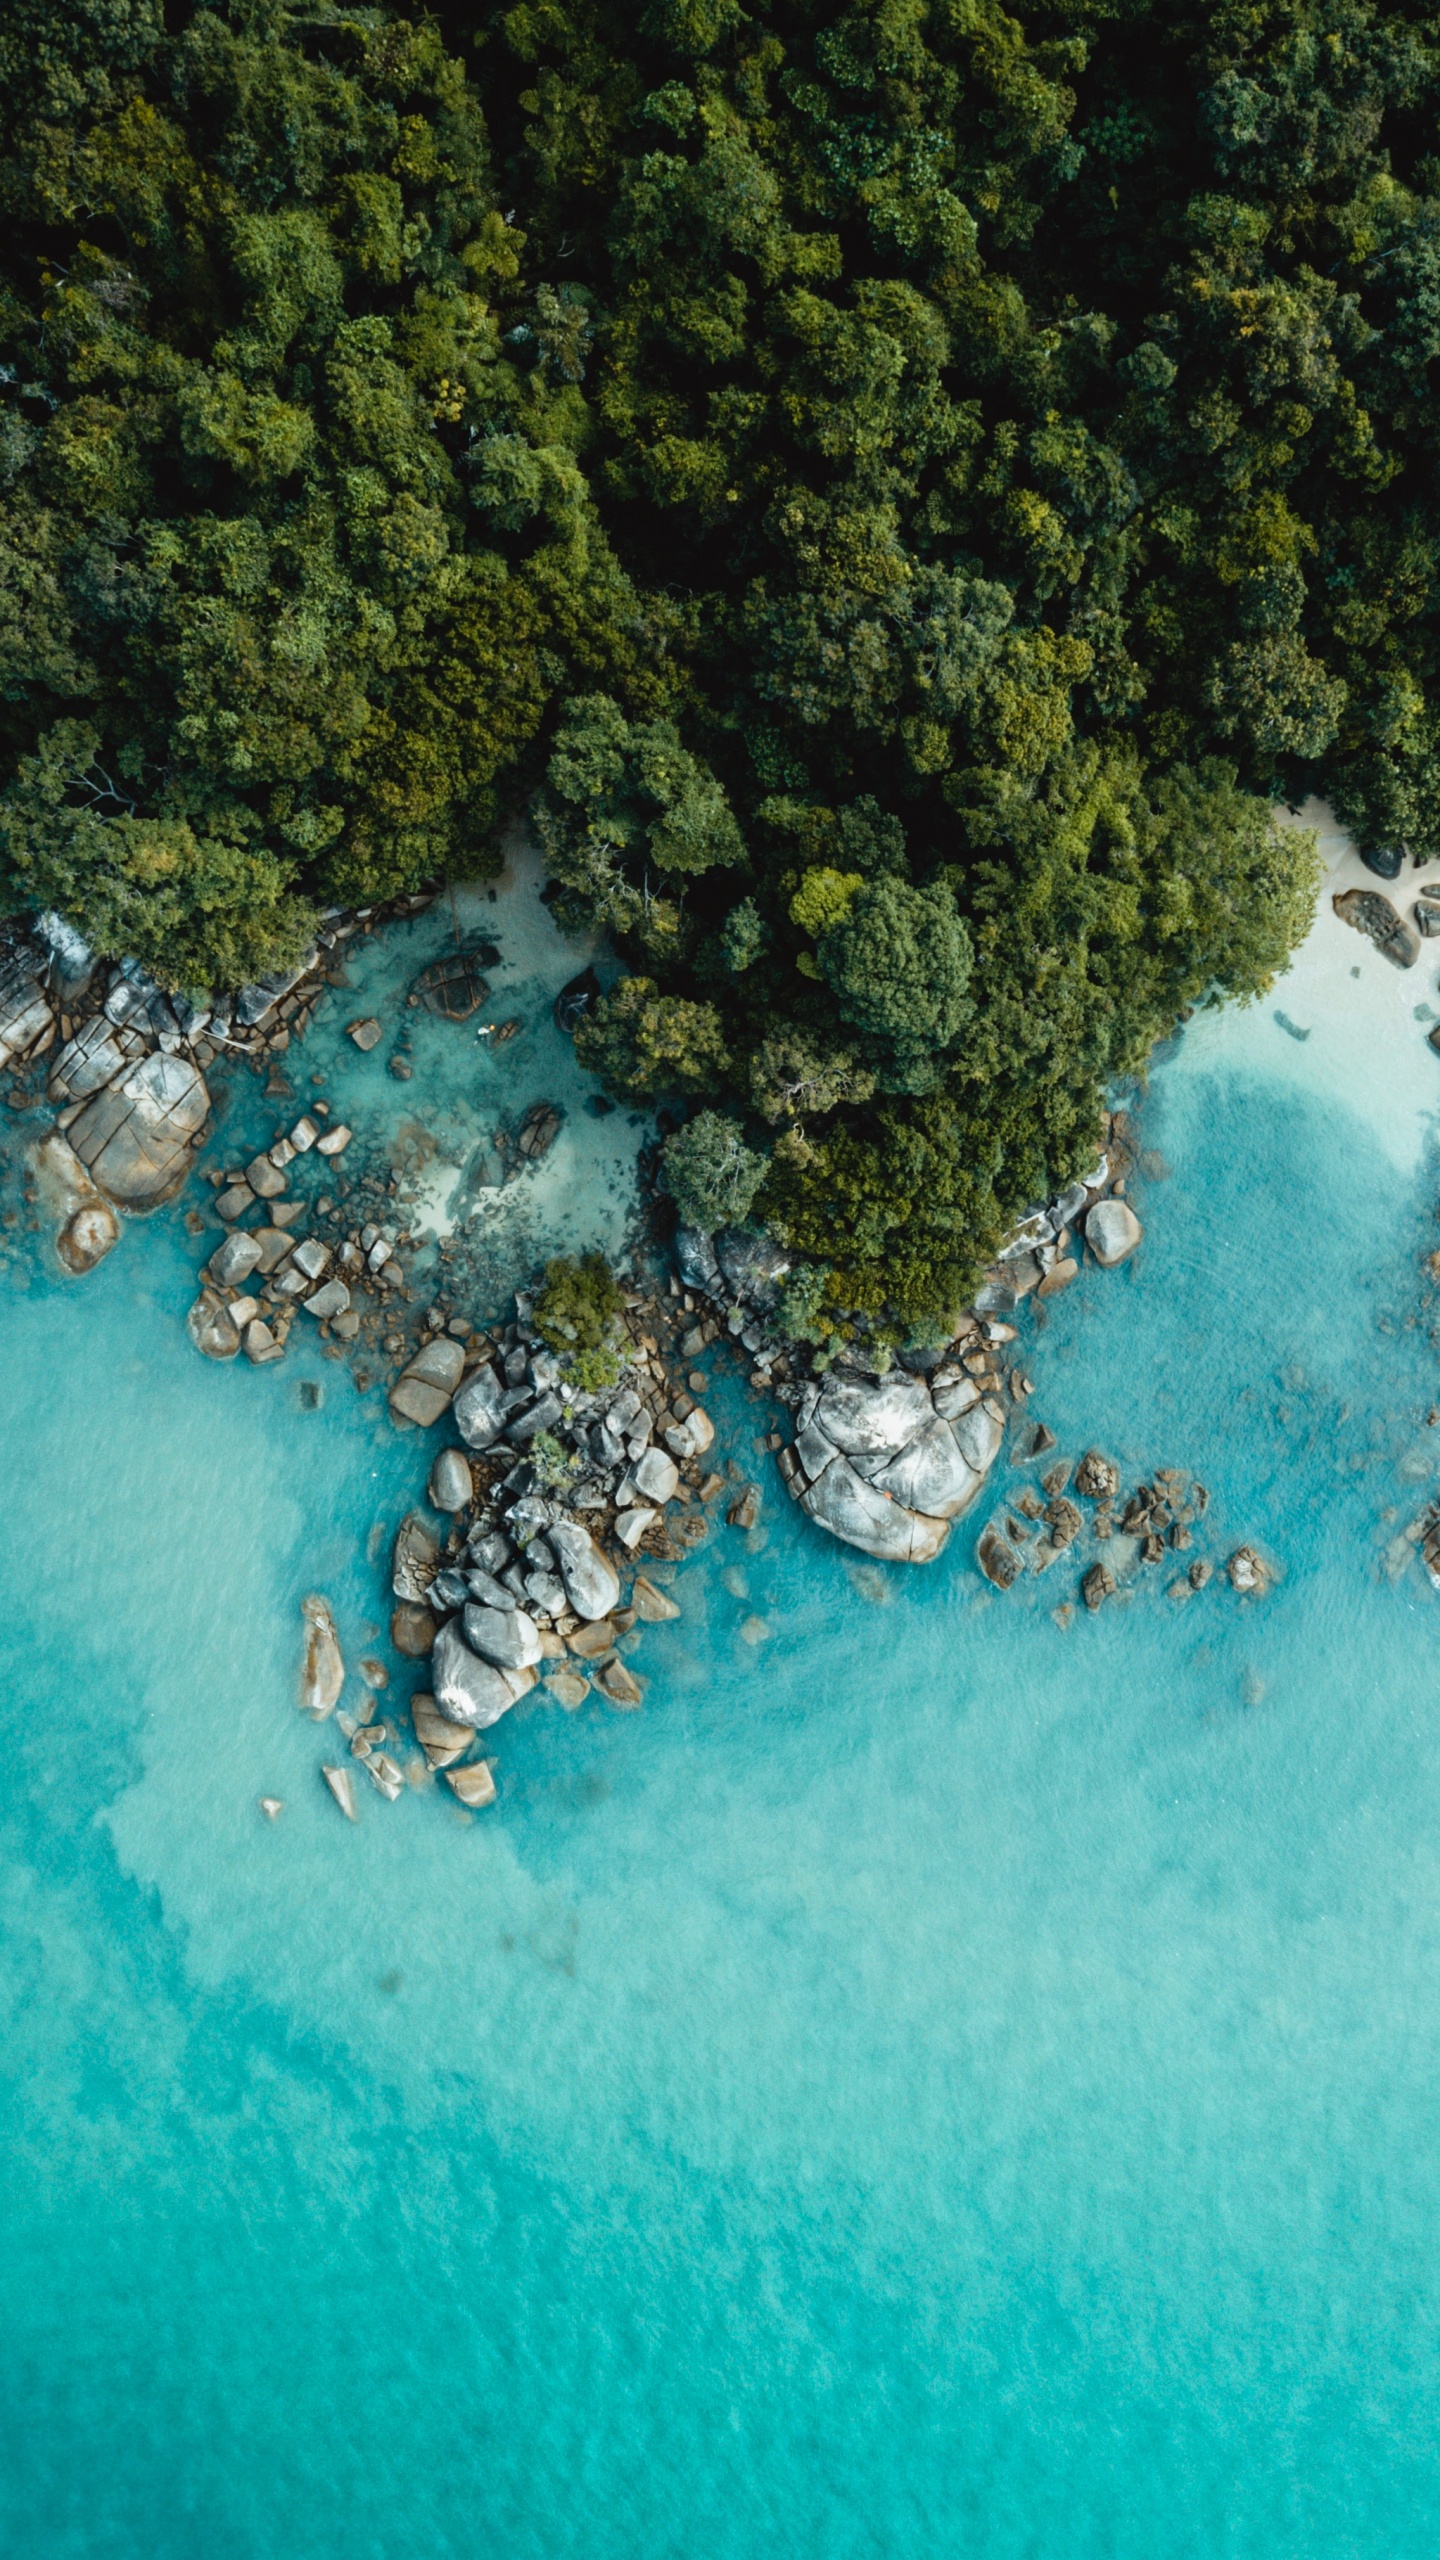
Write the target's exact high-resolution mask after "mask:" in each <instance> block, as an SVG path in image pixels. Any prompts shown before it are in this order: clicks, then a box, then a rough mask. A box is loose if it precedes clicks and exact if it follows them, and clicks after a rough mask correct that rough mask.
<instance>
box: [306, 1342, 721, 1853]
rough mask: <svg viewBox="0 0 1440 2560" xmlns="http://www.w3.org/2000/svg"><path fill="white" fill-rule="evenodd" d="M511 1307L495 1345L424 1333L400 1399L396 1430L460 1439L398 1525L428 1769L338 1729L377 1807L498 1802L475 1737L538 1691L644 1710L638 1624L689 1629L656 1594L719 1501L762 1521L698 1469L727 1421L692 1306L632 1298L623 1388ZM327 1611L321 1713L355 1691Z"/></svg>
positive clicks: (349, 1725)
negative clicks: (591, 1375)
mask: <svg viewBox="0 0 1440 2560" xmlns="http://www.w3.org/2000/svg"><path fill="white" fill-rule="evenodd" d="M516 1306H517V1313H516V1318H515V1321H514V1322H513V1323H510V1324H507V1325H505V1326H504V1327H503V1328H499V1329H497V1330H496V1331H495V1332H493V1333H490V1334H476V1333H475V1331H474V1328H473V1327H471V1326H470V1325H469V1324H468V1323H467V1322H465V1321H464V1320H463V1319H460V1320H458V1321H459V1324H460V1330H459V1331H458V1332H457V1331H452V1330H451V1324H453V1323H454V1322H456V1321H457V1320H455V1319H452V1320H451V1324H445V1325H443V1326H441V1327H440V1328H439V1329H437V1330H434V1331H431V1332H430V1333H429V1334H428V1336H427V1338H426V1339H424V1340H422V1342H421V1343H420V1345H419V1347H418V1348H417V1350H416V1351H415V1352H414V1354H413V1356H412V1357H411V1358H410V1360H409V1361H408V1362H407V1363H406V1366H405V1367H404V1369H403V1370H402V1371H401V1373H400V1375H399V1376H398V1377H397V1379H396V1380H395V1382H394V1384H393V1386H392V1388H391V1391H390V1410H391V1414H392V1416H393V1418H394V1420H395V1421H396V1422H397V1423H398V1424H400V1425H401V1426H402V1427H404V1426H407V1425H413V1426H416V1427H419V1428H422V1429H428V1428H431V1427H432V1426H433V1425H435V1424H436V1423H438V1422H441V1421H443V1420H444V1419H445V1418H446V1417H447V1415H448V1418H449V1420H450V1423H451V1427H452V1429H453V1432H454V1435H455V1437H454V1439H453V1441H452V1442H450V1443H449V1444H448V1445H447V1446H445V1447H443V1448H441V1449H440V1450H438V1451H437V1452H436V1454H435V1457H434V1459H433V1461H432V1464H431V1467H430V1472H429V1480H428V1486H427V1493H428V1506H429V1507H428V1509H427V1510H424V1511H412V1512H411V1513H409V1514H408V1515H407V1517H406V1518H405V1520H404V1521H403V1522H402V1523H401V1526H400V1530H399V1533H398V1535H397V1537H396V1541H395V1548H394V1555H393V1562H392V1574H391V1580H392V1588H393V1593H394V1599H395V1607H394V1611H393V1614H392V1617H391V1623H390V1635H391V1641H392V1643H393V1645H394V1647H395V1649H396V1651H397V1652H398V1653H400V1654H401V1655H402V1656H404V1657H406V1658H408V1659H410V1660H413V1661H424V1660H426V1659H427V1658H428V1662H429V1686H428V1687H427V1688H426V1689H424V1690H423V1691H421V1692H420V1694H419V1695H417V1696H416V1697H415V1698H413V1699H412V1700H411V1702H410V1723H411V1727H412V1729H413V1734H414V1739H415V1741H416V1742H417V1743H418V1745H419V1747H420V1751H421V1753H422V1754H423V1761H421V1762H412V1763H411V1764H410V1765H409V1766H408V1767H407V1765H406V1764H405V1762H404V1761H403V1759H400V1758H397V1757H396V1754H397V1752H401V1751H403V1749H404V1737H403V1735H402V1733H401V1730H400V1728H399V1725H398V1723H397V1722H395V1721H394V1720H389V1721H387V1720H384V1719H382V1720H380V1721H367V1722H365V1723H363V1724H361V1723H356V1722H355V1721H354V1720H353V1719H342V1724H343V1729H344V1730H345V1731H346V1733H347V1735H348V1737H349V1740H350V1750H351V1755H352V1757H353V1758H355V1759H357V1760H359V1761H360V1762H361V1763H362V1765H363V1766H364V1767H365V1769H366V1771H367V1774H368V1775H369V1776H370V1778H371V1779H372V1781H373V1783H374V1784H375V1786H376V1787H377V1788H378V1789H379V1791H380V1792H381V1794H383V1795H389V1796H391V1797H394V1796H397V1795H398V1794H399V1793H400V1792H401V1790H402V1788H403V1787H404V1785H405V1784H406V1783H407V1782H408V1783H414V1782H415V1780H416V1778H417V1777H423V1776H424V1775H425V1774H426V1772H427V1771H429V1770H439V1771H442V1772H443V1773H444V1775H445V1777H446V1779H447V1781H448V1782H449V1783H450V1784H451V1785H452V1786H453V1787H454V1788H455V1790H456V1792H457V1794H458V1795H459V1796H460V1798H461V1801H462V1802H463V1803H465V1804H467V1805H470V1806H476V1805H479V1804H481V1803H486V1802H489V1801H490V1800H491V1797H492V1796H493V1793H494V1782H493V1777H492V1775H491V1774H490V1764H489V1763H486V1762H483V1761H477V1760H476V1759H475V1758H474V1757H473V1753H472V1745H473V1743H474V1739H475V1736H476V1735H477V1734H480V1733H484V1732H488V1730H489V1729H490V1727H491V1726H492V1725H494V1724H496V1723H497V1722H498V1721H499V1719H500V1718H501V1717H502V1716H504V1715H506V1714H507V1713H508V1712H509V1710H510V1708H511V1707H512V1706H514V1705H515V1704H517V1702H518V1701H519V1700H520V1699H521V1698H523V1697H526V1696H527V1695H528V1694H529V1693H530V1691H531V1690H532V1689H533V1688H534V1687H535V1686H536V1684H537V1682H539V1681H543V1682H544V1683H545V1685H546V1688H547V1690H548V1692H549V1694H550V1695H551V1696H552V1697H553V1698H554V1699H555V1700H556V1701H557V1702H558V1703H559V1704H560V1705H562V1706H564V1707H567V1708H574V1707H578V1706H579V1705H581V1703H582V1702H583V1700H584V1699H585V1698H586V1696H587V1695H589V1694H590V1691H591V1688H592V1685H593V1686H594V1687H595V1688H596V1689H598V1691H599V1692H600V1694H601V1695H602V1696H603V1697H604V1698H605V1699H606V1700H607V1701H608V1703H609V1704H610V1705H612V1706H615V1707H635V1706H638V1705H639V1703H640V1700H641V1694H642V1693H641V1688H640V1684H639V1682H638V1680H637V1679H636V1676H635V1674H634V1672H633V1671H632V1670H631V1668H630V1666H629V1664H628V1662H627V1661H626V1659H625V1654H626V1653H627V1652H628V1651H629V1650H630V1649H631V1647H632V1645H633V1643H634V1642H635V1640H636V1631H637V1629H638V1627H639V1626H641V1625H643V1624H646V1623H658V1622H659V1621H661V1620H665V1619H671V1618H675V1617H678V1616H679V1614H680V1613H679V1610H678V1607H677V1605H676V1603H675V1601H674V1600H673V1599H671V1598H670V1596H669V1595H668V1593H667V1592H666V1591H665V1590H663V1589H662V1587H661V1582H662V1580H663V1578H664V1576H665V1575H666V1574H667V1573H668V1572H669V1570H670V1569H671V1568H672V1567H673V1564H674V1563H675V1561H676V1560H677V1559H678V1558H679V1557H680V1556H682V1555H684V1554H685V1553H686V1552H687V1551H688V1550H689V1549H691V1548H692V1547H694V1546H695V1545H696V1544H698V1542H699V1541H700V1540H701V1539H703V1538H704V1537H705V1536H706V1534H707V1531H708V1527H709V1518H708V1512H707V1506H708V1505H711V1504H712V1503H713V1502H714V1500H715V1498H716V1496H717V1495H719V1494H722V1493H725V1492H727V1490H728V1493H729V1496H730V1499H729V1502H728V1516H729V1517H730V1519H731V1520H732V1521H733V1522H734V1523H735V1525H736V1526H738V1527H748V1526H751V1525H753V1522H754V1520H755V1517H756V1514H757V1510H758V1504H759V1489H758V1487H756V1486H754V1485H752V1484H747V1483H746V1482H745V1481H744V1479H743V1478H741V1477H739V1476H732V1478H731V1479H729V1480H727V1478H726V1476H724V1475H721V1474H719V1473H714V1472H706V1471H705V1470H704V1468H703V1466H702V1461H703V1460H704V1459H705V1457H706V1455H707V1453H708V1452H709V1451H710V1449H711V1447H712V1445H713V1442H714V1436H715V1434H714V1426H713V1424H712V1423H711V1420H710V1417H709V1415H708V1413H707V1412H706V1411H705V1408H704V1406H703V1405H701V1404H699V1403H697V1401H696V1399H695V1397H694V1395H693V1394H692V1393H691V1392H690V1389H689V1387H687V1386H686V1385H684V1384H682V1382H681V1379H680V1376H679V1375H678V1373H677V1371H676V1368H675V1366H674V1362H675V1357H676V1354H677V1353H678V1355H679V1357H680V1358H683V1359H686V1360H691V1359H694V1358H695V1357H696V1356H697V1354H698V1353H699V1351H700V1350H702V1349H703V1348H705V1347H707V1346H708V1345H709V1344H712V1343H714V1342H715V1341H717V1340H718V1338H719V1336H720V1331H721V1329H720V1327H719V1326H717V1325H714V1324H711V1323H707V1322H706V1321H705V1320H704V1319H703V1318H701V1319H700V1321H699V1322H698V1323H697V1321H696V1318H697V1310H696V1307H695V1304H694V1300H693V1298H692V1299H690V1300H689V1302H688V1304H687V1303H686V1301H685V1298H684V1297H683V1295H679V1294H678V1293H677V1297H676V1299H675V1300H674V1301H673V1302H671V1303H667V1302H666V1301H665V1300H664V1299H663V1298H662V1297H660V1296H659V1295H652V1296H649V1297H646V1296H642V1295H640V1294H638V1293H632V1295H631V1297H630V1299H629V1302H628V1305H627V1308H626V1311H625V1315H624V1318H623V1320H622V1324H621V1327H620V1328H619V1330H620V1337H621V1338H620V1342H619V1346H618V1348H619V1354H620V1361H621V1366H620V1374H619V1376H618V1377H617V1378H616V1379H615V1381H614V1383H613V1384H611V1385H609V1386H607V1387H604V1388H601V1389H597V1390H583V1389H580V1388H577V1387H576V1386H574V1384H573V1383H572V1382H571V1381H570V1380H568V1379H567V1378H565V1376H564V1375H563V1373H562V1364H561V1362H560V1361H559V1360H558V1359H557V1358H556V1356H555V1354H554V1353H553V1352H552V1351H551V1350H550V1349H549V1348H548V1347H547V1345H546V1344H545V1343H544V1341H543V1340H542V1339H541V1337H540V1336H539V1334H538V1333H537V1332H536V1331H535V1330H534V1328H533V1327H532V1325H531V1324H530V1322H529V1307H528V1302H527V1301H526V1300H525V1299H523V1298H521V1299H519V1300H517V1302H516ZM698 1382H699V1381H698V1379H697V1383H698ZM323 1605H324V1604H323V1603H320V1602H309V1601H307V1603H306V1612H307V1620H306V1624H307V1645H306V1661H305V1669H304V1674H303V1677H302V1692H301V1694H302V1702H303V1703H304V1704H305V1705H306V1706H308V1707H309V1708H310V1710H311V1712H312V1713H313V1714H317V1715H328V1714H329V1713H330V1712H331V1710H332V1709H333V1708H334V1706H335V1704H336V1701H337V1700H338V1698H339V1695H340V1688H341V1683H342V1682H343V1677H344V1673H343V1667H342V1668H341V1669H340V1670H339V1676H338V1677H336V1676H335V1674H336V1665H337V1664H338V1662H339V1649H338V1640H337V1639H336V1638H335V1635H334V1626H333V1621H332V1620H330V1619H329V1614H328V1611H327V1612H325V1613H324V1616H323V1617H321V1616H320V1615H319V1612H320V1611H322V1610H323ZM376 1669H378V1666H374V1667H372V1672H371V1676H372V1678H373V1677H374V1674H375V1670H376ZM361 1670H362V1676H363V1675H364V1672H365V1666H364V1665H363V1664H362V1666H361ZM325 1777H326V1782H327V1784H328V1785H329V1786H330V1788H331V1792H332V1794H334V1795H335V1796H336V1800H337V1802H339V1803H340V1804H341V1809H342V1810H343V1811H347V1812H350V1813H352V1814H353V1811H354V1796H353V1787H352V1786H351V1782H350V1779H349V1773H348V1771H346V1770H344V1769H343V1767H342V1768H341V1769H340V1770H339V1771H338V1772H337V1770H336V1769H334V1768H330V1767H327V1768H326V1770H325ZM341 1779H343V1780H344V1785H343V1786H342V1785H341V1783H340V1781H341Z"/></svg>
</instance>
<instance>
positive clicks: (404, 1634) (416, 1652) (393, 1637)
mask: <svg viewBox="0 0 1440 2560" xmlns="http://www.w3.org/2000/svg"><path fill="white" fill-rule="evenodd" d="M435 1633H436V1627H435V1620H434V1618H433V1616H432V1615H431V1612H430V1611H429V1610H428V1609H427V1608H425V1607H424V1606H423V1604H422V1603H421V1602H420V1601H418V1600H402V1601H401V1602H400V1603H399V1605H398V1606H397V1607H396V1608H394V1609H392V1610H391V1612H390V1641H391V1643H392V1644H393V1646H394V1647H395V1650H396V1652H397V1653H403V1654H404V1655H405V1657H406V1659H407V1661H410V1662H423V1661H424V1659H425V1656H426V1654H427V1653H428V1652H429V1651H430V1648H431V1646H432V1645H433V1643H434V1642H435Z"/></svg>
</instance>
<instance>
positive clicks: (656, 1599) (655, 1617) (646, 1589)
mask: <svg viewBox="0 0 1440 2560" xmlns="http://www.w3.org/2000/svg"><path fill="white" fill-rule="evenodd" d="M632 1597H633V1599H634V1603H635V1615H636V1617H637V1618H644V1619H645V1620H646V1621H647V1622H648V1623H649V1624H650V1625H652V1626H658V1625H660V1624H661V1623H662V1622H663V1621H664V1620H665V1619H667V1618H678V1617H679V1615H680V1604H679V1602H678V1601H676V1600H672V1599H671V1598H670V1596H669V1594H668V1592H665V1591H660V1590H657V1589H656V1586H655V1584H654V1583H653V1582H651V1581H650V1579H649V1577H648V1575H646V1574H643V1573H642V1574H638V1575H637V1576H636V1580H635V1589H634V1592H633V1594H632Z"/></svg>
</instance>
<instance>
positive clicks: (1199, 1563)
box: [1189, 1556, 1215, 1591]
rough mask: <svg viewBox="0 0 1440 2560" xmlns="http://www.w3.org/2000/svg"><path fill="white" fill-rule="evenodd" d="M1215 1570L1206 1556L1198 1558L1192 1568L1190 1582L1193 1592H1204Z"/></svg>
mask: <svg viewBox="0 0 1440 2560" xmlns="http://www.w3.org/2000/svg"><path fill="white" fill-rule="evenodd" d="M1214 1570H1215V1568H1214V1566H1213V1565H1212V1564H1211V1563H1209V1562H1208V1560H1207V1559H1206V1558H1205V1557H1204V1556H1197V1557H1196V1559H1195V1562H1194V1563H1193V1564H1192V1566H1191V1567H1190V1575H1189V1580H1190V1588H1191V1590H1192V1591H1203V1590H1204V1588H1205V1585H1206V1583H1207V1582H1208V1581H1209V1579H1210V1576H1211V1574H1212V1573H1213V1572H1214Z"/></svg>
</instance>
